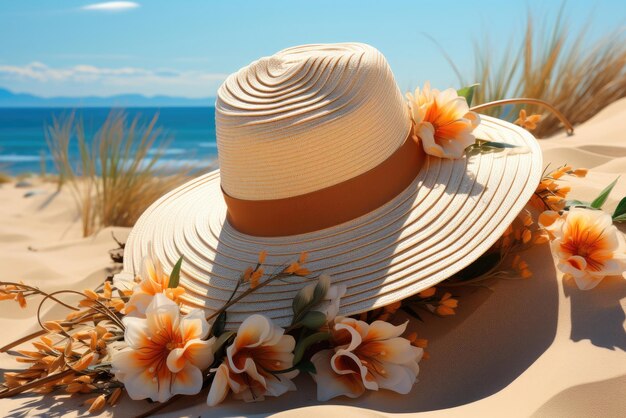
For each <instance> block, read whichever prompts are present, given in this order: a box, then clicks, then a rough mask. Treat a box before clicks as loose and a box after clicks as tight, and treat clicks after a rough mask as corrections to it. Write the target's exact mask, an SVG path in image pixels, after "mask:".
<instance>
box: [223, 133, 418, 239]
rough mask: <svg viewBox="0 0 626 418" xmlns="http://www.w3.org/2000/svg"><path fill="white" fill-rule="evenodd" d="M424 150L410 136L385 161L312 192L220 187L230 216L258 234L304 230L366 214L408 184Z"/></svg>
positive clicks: (247, 231)
mask: <svg viewBox="0 0 626 418" xmlns="http://www.w3.org/2000/svg"><path fill="white" fill-rule="evenodd" d="M424 158H425V154H424V151H423V149H422V147H421V146H420V145H419V144H418V143H417V142H416V141H415V140H414V139H413V137H412V135H411V134H409V137H408V138H407V139H406V140H405V141H404V144H402V145H401V146H400V147H399V148H398V149H397V150H396V151H395V152H394V153H393V154H391V155H390V156H389V158H387V159H386V160H385V161H383V162H382V163H380V164H379V165H377V166H376V167H374V168H372V169H371V170H368V171H366V172H365V173H363V174H360V175H358V176H356V177H353V178H351V179H349V180H346V181H344V182H341V183H338V184H335V185H333V186H330V187H326V188H324V189H320V190H316V191H314V192H311V193H307V194H303V195H298V196H293V197H288V198H284V199H272V200H244V199H238V198H235V197H232V196H229V195H228V193H226V192H225V191H224V189H222V193H223V195H224V200H225V201H226V205H227V206H228V213H227V219H228V222H229V223H230V224H231V225H232V226H233V227H234V228H235V229H236V230H238V231H239V232H242V233H244V234H248V235H254V236H260V237H277V236H287V235H297V234H304V233H307V232H313V231H318V230H320V229H324V228H329V227H331V226H335V225H339V224H341V223H343V222H347V221H350V220H352V219H355V218H358V217H359V216H362V215H365V214H366V213H369V212H371V211H373V210H374V209H377V208H379V207H381V206H382V205H384V204H385V203H387V202H389V201H390V200H391V199H393V198H394V197H396V196H397V195H399V194H400V193H401V192H402V191H403V190H404V189H406V188H407V187H408V186H409V185H410V184H411V183H412V182H413V180H414V179H415V177H416V176H417V174H418V173H419V172H420V169H421V167H422V164H423V162H424Z"/></svg>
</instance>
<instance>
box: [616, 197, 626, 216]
mask: <svg viewBox="0 0 626 418" xmlns="http://www.w3.org/2000/svg"><path fill="white" fill-rule="evenodd" d="M624 214H626V197H623V198H622V200H620V201H619V203H618V204H617V207H616V208H615V212H613V219H615V218H619V217H620V216H622V215H624Z"/></svg>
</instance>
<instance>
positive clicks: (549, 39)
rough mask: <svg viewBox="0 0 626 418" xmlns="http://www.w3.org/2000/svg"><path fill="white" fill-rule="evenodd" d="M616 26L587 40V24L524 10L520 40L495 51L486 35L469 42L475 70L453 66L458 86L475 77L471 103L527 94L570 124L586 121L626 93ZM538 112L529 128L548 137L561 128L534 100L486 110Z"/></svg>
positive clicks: (507, 115)
mask: <svg viewBox="0 0 626 418" xmlns="http://www.w3.org/2000/svg"><path fill="white" fill-rule="evenodd" d="M624 35H625V31H624V29H621V28H617V29H616V30H615V31H613V32H612V33H610V34H609V35H607V36H605V37H604V38H602V39H600V40H598V41H596V42H593V43H590V42H589V41H588V39H587V38H588V36H587V29H586V28H583V29H582V30H577V31H574V30H572V28H570V27H569V26H568V25H567V22H566V19H565V18H564V17H563V13H562V11H561V13H559V14H558V15H557V16H556V18H554V21H552V22H543V24H541V25H539V26H538V25H537V24H536V22H535V19H534V17H533V16H532V15H531V14H530V13H529V15H528V17H527V23H526V30H525V32H524V35H523V37H522V39H521V40H517V41H516V40H514V39H511V41H510V42H509V45H508V46H507V48H506V49H504V50H502V51H498V50H496V49H494V48H493V47H492V45H490V42H489V39H486V40H485V41H483V42H476V43H475V45H474V52H475V54H474V56H475V68H474V72H473V73H471V72H469V73H466V74H463V73H462V72H461V71H459V70H458V68H457V67H456V66H455V65H454V63H453V61H452V60H451V59H450V58H449V57H447V56H446V58H447V59H448V61H449V62H450V64H451V65H452V66H453V68H454V70H455V72H456V74H457V77H458V78H459V81H460V83H461V85H462V86H465V85H469V84H473V83H480V86H479V88H477V89H476V92H475V95H474V101H473V104H474V105H478V104H481V103H486V102H489V101H494V100H500V99H506V98H514V97H526V98H535V99H541V100H544V101H547V102H549V103H551V104H553V105H554V106H555V107H556V108H557V109H559V110H560V111H561V112H563V114H565V116H566V117H567V118H568V119H569V120H570V122H572V123H573V124H574V125H575V124H579V123H582V122H585V121H586V120H588V119H589V118H591V117H592V116H594V115H595V114H597V113H598V112H599V111H600V110H601V109H602V108H604V107H605V106H608V105H609V104H611V103H612V102H614V101H616V100H618V99H620V98H622V97H626V36H624ZM522 107H525V108H526V110H527V111H528V112H529V113H541V114H543V115H544V117H543V118H542V121H541V122H540V123H539V125H538V126H537V129H536V130H534V131H533V133H534V134H535V135H536V136H537V137H547V136H550V135H553V134H555V133H556V132H558V131H559V130H560V129H562V127H561V125H560V123H559V121H558V119H557V118H555V117H554V115H552V114H550V113H546V111H545V109H543V108H540V107H537V106H528V105H520V106H508V107H499V108H492V109H489V110H487V111H485V113H487V114H491V115H493V116H497V117H500V118H504V119H508V120H515V119H516V118H517V116H518V113H519V110H520V109H521V108H522Z"/></svg>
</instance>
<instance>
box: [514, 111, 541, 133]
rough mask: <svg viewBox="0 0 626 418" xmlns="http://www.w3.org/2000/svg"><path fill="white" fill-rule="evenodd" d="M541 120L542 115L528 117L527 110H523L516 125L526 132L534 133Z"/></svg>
mask: <svg viewBox="0 0 626 418" xmlns="http://www.w3.org/2000/svg"><path fill="white" fill-rule="evenodd" d="M540 120H541V115H530V116H526V110H525V109H522V110H520V111H519V118H517V120H516V121H515V122H514V123H515V124H516V125H519V126H521V127H522V128H524V129H526V130H529V131H532V130H534V129H535V128H537V122H539V121H540Z"/></svg>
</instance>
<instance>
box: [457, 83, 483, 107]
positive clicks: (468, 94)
mask: <svg viewBox="0 0 626 418" xmlns="http://www.w3.org/2000/svg"><path fill="white" fill-rule="evenodd" d="M478 86H479V84H478V83H477V84H472V85H471V86H467V87H463V88H462V89H459V90H457V91H456V92H457V94H458V95H459V96H462V97H465V100H466V101H467V105H468V106H471V105H472V100H473V99H474V90H476V87H478Z"/></svg>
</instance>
